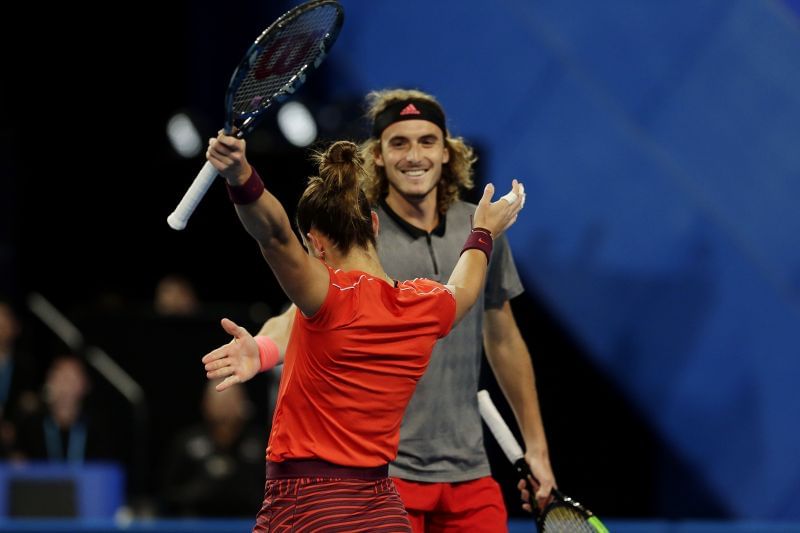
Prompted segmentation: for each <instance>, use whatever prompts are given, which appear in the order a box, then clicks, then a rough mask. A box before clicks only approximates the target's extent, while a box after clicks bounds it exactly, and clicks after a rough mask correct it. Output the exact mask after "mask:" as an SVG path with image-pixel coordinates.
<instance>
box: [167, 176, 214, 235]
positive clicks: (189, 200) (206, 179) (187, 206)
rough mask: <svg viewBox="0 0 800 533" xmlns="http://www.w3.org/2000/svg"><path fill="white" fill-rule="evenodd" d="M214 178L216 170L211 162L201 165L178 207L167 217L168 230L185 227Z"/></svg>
mask: <svg viewBox="0 0 800 533" xmlns="http://www.w3.org/2000/svg"><path fill="white" fill-rule="evenodd" d="M216 177H217V169H216V168H214V165H212V164H211V162H209V161H206V164H205V165H203V168H202V169H201V170H200V172H199V173H198V174H197V177H196V178H195V179H194V181H193V182H192V184H191V185H190V186H189V188H188V189H187V190H186V194H184V195H183V198H181V201H180V202H179V203H178V206H177V207H176V208H175V210H174V211H173V212H172V214H170V215H169V216H168V217H167V224H169V227H170V228H172V229H174V230H182V229H183V228H185V227H186V223H187V222H188V221H189V217H191V216H192V213H194V210H195V209H196V208H197V205H198V204H199V203H200V200H202V199H203V196H205V195H206V192H208V189H209V187H211V184H212V183H214V179H215V178H216Z"/></svg>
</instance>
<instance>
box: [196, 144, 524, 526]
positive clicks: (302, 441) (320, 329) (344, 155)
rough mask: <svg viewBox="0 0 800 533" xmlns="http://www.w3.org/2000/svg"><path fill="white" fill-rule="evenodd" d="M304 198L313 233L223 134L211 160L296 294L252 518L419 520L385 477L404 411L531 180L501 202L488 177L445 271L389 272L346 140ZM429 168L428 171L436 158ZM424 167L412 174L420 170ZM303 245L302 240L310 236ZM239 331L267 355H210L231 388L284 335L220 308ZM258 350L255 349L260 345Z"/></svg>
mask: <svg viewBox="0 0 800 533" xmlns="http://www.w3.org/2000/svg"><path fill="white" fill-rule="evenodd" d="M316 157H317V162H318V163H319V176H317V177H312V178H311V179H310V180H309V182H308V186H307V187H306V190H305V192H304V193H303V195H302V197H301V199H300V201H299V204H298V208H297V220H296V222H297V226H298V229H299V231H300V234H301V238H302V244H301V242H300V241H299V240H298V239H297V238H296V236H295V235H294V233H293V231H292V227H291V224H290V222H289V219H288V216H287V214H286V212H285V210H284V208H283V206H282V205H281V204H280V202H279V201H278V200H277V199H276V198H275V197H274V196H273V195H272V194H270V193H269V191H267V190H266V189H265V188H264V184H263V181H262V180H261V178H260V177H259V175H258V173H257V172H256V171H255V169H253V168H252V167H251V166H250V164H249V163H248V162H247V159H246V156H245V142H244V141H243V140H240V139H236V138H234V137H231V136H226V135H224V134H220V136H219V137H217V138H216V139H212V140H211V141H210V144H209V149H208V152H207V158H208V160H209V161H210V162H211V163H212V164H213V165H214V167H215V168H216V169H217V170H218V171H219V173H220V174H221V175H222V176H223V177H224V178H225V180H226V184H227V187H228V194H229V196H230V198H231V200H232V201H233V203H234V204H235V207H236V212H237V213H238V215H239V218H240V220H241V221H242V224H243V225H244V227H245V229H246V230H247V231H248V232H249V233H250V235H251V236H252V237H253V238H254V239H255V240H256V241H257V242H258V244H259V246H260V248H261V252H262V254H263V255H264V258H265V259H266V261H267V263H268V264H269V266H270V268H271V269H272V271H273V272H274V274H275V276H276V277H277V279H278V281H279V283H280V285H281V287H282V288H283V290H284V291H285V292H286V295H287V296H288V297H289V298H290V299H291V300H292V302H294V303H295V304H296V306H297V308H298V309H297V312H296V314H295V316H294V323H293V325H292V328H291V336H290V339H289V342H288V347H287V349H286V354H285V360H284V361H283V362H284V368H283V372H282V377H281V384H280V389H279V393H278V402H277V405H276V408H275V414H274V419H273V423H272V431H271V434H270V438H269V444H268V446H267V483H266V487H265V496H264V503H263V506H262V508H261V511H260V512H259V513H258V516H257V519H256V525H255V528H254V531H277V530H281V531H282V530H283V529H281V528H286V529H287V530H292V531H320V530H324V531H408V532H410V531H411V528H410V525H409V522H408V519H407V517H406V513H405V510H404V508H403V504H402V502H401V501H400V498H399V496H398V495H397V492H396V489H395V487H394V485H393V483H392V481H391V480H390V479H389V478H388V477H387V474H388V463H389V462H390V461H391V460H393V459H394V458H395V456H396V453H397V446H398V440H399V432H400V421H401V418H402V415H403V411H404V410H405V408H406V405H407V404H408V402H409V400H410V398H411V395H412V393H413V391H414V388H415V386H416V383H417V381H418V380H419V378H420V377H421V376H422V374H423V372H424V371H425V368H426V367H427V365H428V361H429V358H430V355H431V351H432V349H433V345H434V343H435V342H436V340H437V339H438V338H440V337H443V336H444V335H446V334H447V333H448V332H449V331H450V329H451V328H452V326H453V325H454V324H455V323H457V322H458V320H460V318H461V317H462V316H464V314H465V313H466V312H467V310H468V309H469V308H470V307H471V306H472V305H473V304H474V303H475V302H476V300H477V298H478V295H479V294H480V292H481V291H482V290H483V284H484V277H485V273H486V268H487V263H488V259H489V256H490V254H491V243H492V236H493V235H494V236H497V235H498V234H500V233H501V232H502V231H504V230H505V229H506V228H508V227H509V226H510V225H511V224H513V222H514V221H515V220H516V218H517V215H518V213H519V211H520V209H521V207H522V204H523V197H522V196H523V194H524V193H523V190H522V188H521V185H520V184H519V183H517V182H516V181H515V182H514V185H513V187H512V191H511V192H510V193H508V194H507V195H506V196H504V197H503V198H501V199H500V200H498V201H497V202H491V198H492V195H493V192H494V188H493V186H492V185H488V186H487V187H486V189H485V191H484V194H483V197H482V198H481V200H480V203H479V204H478V208H477V210H476V211H475V214H474V217H473V230H472V233H471V234H470V236H469V237H468V239H467V241H466V243H465V245H464V251H463V252H462V254H461V258H460V259H459V261H458V263H457V264H456V266H455V268H454V270H453V272H452V274H451V276H450V279H449V281H448V284H447V285H442V284H440V283H437V282H434V281H430V280H424V279H415V280H411V281H396V280H393V279H391V278H390V277H389V276H388V275H387V274H386V272H385V271H384V269H383V267H382V266H381V263H380V260H379V259H378V255H377V253H376V250H375V235H376V234H377V232H378V218H377V216H376V214H375V213H374V212H372V211H371V210H370V207H369V204H368V202H367V199H366V197H365V195H364V193H363V192H362V190H361V188H360V186H359V183H360V180H361V178H362V175H363V172H364V170H363V167H362V164H363V161H362V159H361V157H360V156H359V155H358V148H357V146H356V145H355V144H353V143H349V142H344V141H342V142H337V143H334V144H333V145H332V146H331V147H330V148H329V149H328V150H327V151H326V152H324V153H322V154H317V156H316ZM430 171H431V170H430V169H429V170H428V171H427V172H430ZM421 172H422V171H420V170H415V171H414V172H411V173H410V174H409V176H408V179H409V180H420V181H421V180H423V179H424V176H419V175H418V174H420V173H421ZM304 246H305V249H304ZM222 325H223V328H225V330H226V331H227V332H229V333H231V334H232V335H233V337H234V338H233V341H232V344H231V345H229V346H233V345H234V344H236V343H257V344H258V348H259V350H258V352H259V359H258V360H255V358H247V357H245V356H243V355H242V354H243V353H245V352H246V351H243V350H235V349H228V347H225V346H223V347H221V348H218V349H217V350H214V351H213V352H211V353H209V354H208V355H206V356H205V357H204V358H203V362H204V364H205V367H206V370H207V373H208V377H209V378H212V379H218V378H223V381H222V382H221V383H220V384H219V385H218V386H217V388H218V389H219V390H223V389H225V388H227V387H229V386H231V385H233V384H235V383H241V382H243V381H247V380H248V379H250V378H252V377H253V376H254V375H255V374H256V373H258V372H259V371H260V370H263V369H266V368H269V367H271V366H273V365H274V364H276V363H277V362H278V359H279V355H278V349H277V347H276V345H275V344H274V343H273V342H272V341H270V340H269V338H267V337H257V338H255V339H254V338H253V337H251V336H250V335H249V334H248V333H247V332H246V331H245V330H244V329H243V328H240V327H239V326H237V325H236V324H234V323H233V322H232V321H230V320H227V319H223V321H222ZM251 353H252V352H251Z"/></svg>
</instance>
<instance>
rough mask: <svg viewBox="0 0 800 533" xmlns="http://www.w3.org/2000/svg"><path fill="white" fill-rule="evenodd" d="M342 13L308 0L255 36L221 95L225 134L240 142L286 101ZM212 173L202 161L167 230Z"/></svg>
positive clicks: (330, 3) (181, 223)
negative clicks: (270, 109)
mask: <svg viewBox="0 0 800 533" xmlns="http://www.w3.org/2000/svg"><path fill="white" fill-rule="evenodd" d="M343 22H344V10H343V9H342V6H341V5H340V4H339V2H337V1H336V0H309V1H307V2H305V3H303V4H301V5H299V6H296V7H294V8H293V9H290V10H289V11H287V12H286V13H284V14H283V15H281V16H280V17H279V18H278V19H277V20H276V21H275V22H273V23H272V24H270V26H269V27H268V28H267V29H266V30H264V31H263V33H262V34H261V35H259V36H258V38H257V39H256V41H255V42H254V43H253V44H252V45H251V46H250V48H249V49H248V50H247V52H246V53H245V55H244V57H243V58H242V60H241V62H240V63H239V66H238V67H236V70H235V71H234V72H233V76H231V81H230V83H228V90H227V91H226V93H225V127H224V130H225V133H227V134H228V135H231V134H233V135H235V136H236V137H238V138H240V139H241V138H244V137H245V136H246V135H247V134H249V133H250V132H251V131H252V130H253V128H254V127H255V125H256V124H257V123H258V121H259V120H260V119H261V118H262V117H263V116H264V113H265V111H266V110H267V108H269V107H270V105H271V104H274V103H279V102H282V101H284V100H286V99H287V98H288V97H289V95H291V94H294V92H295V91H296V90H297V89H298V88H299V87H300V86H301V85H302V84H303V83H305V81H306V76H308V74H309V73H310V72H312V71H313V70H314V69H315V68H317V67H318V66H319V65H320V64H321V63H322V61H323V59H325V55H326V54H327V52H328V51H329V50H330V47H331V46H333V43H334V42H335V41H336V38H337V37H338V36H339V30H341V28H342V23H343ZM216 176H217V171H216V169H215V168H214V166H213V165H212V164H211V162H209V161H207V162H206V164H205V166H203V168H202V170H200V172H199V173H198V174H197V177H196V178H195V179H194V181H193V182H192V184H191V185H190V186H189V189H188V190H187V191H186V194H184V195H183V198H181V201H180V202H179V203H178V206H177V207H176V208H175V210H174V211H173V212H172V213H171V214H170V215H169V216H168V217H167V223H168V224H169V226H170V227H171V228H172V229H176V230H181V229H183V228H185V227H186V223H187V222H188V220H189V217H190V216H192V213H193V212H194V210H195V208H196V207H197V204H198V203H199V202H200V200H201V199H202V198H203V196H204V195H205V194H206V191H208V188H209V187H210V186H211V183H212V182H213V181H214V179H215V178H216Z"/></svg>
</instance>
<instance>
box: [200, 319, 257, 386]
mask: <svg viewBox="0 0 800 533" xmlns="http://www.w3.org/2000/svg"><path fill="white" fill-rule="evenodd" d="M222 329H224V330H225V331H227V332H228V333H230V334H231V335H233V340H231V342H229V343H228V344H225V345H224V346H220V347H219V348H217V349H216V350H214V351H212V352H209V353H207V354H206V355H205V356H204V357H203V364H204V365H205V369H206V377H207V378H208V379H218V378H224V379H223V380H222V382H221V383H219V384H218V385H217V386H216V389H217V391H219V392H222V391H224V390H225V389H227V388H228V387H231V386H232V385H235V384H237V383H244V382H245V381H248V380H250V379H251V378H252V377H253V376H255V375H256V374H258V371H259V370H260V369H261V360H260V358H259V356H258V344H256V340H255V339H254V338H253V336H252V335H250V333H248V332H247V330H246V329H244V328H243V327H241V326H238V325H237V324H236V323H235V322H234V321H233V320H229V319H227V318H223V319H222Z"/></svg>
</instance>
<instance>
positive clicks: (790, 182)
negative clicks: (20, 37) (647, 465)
mask: <svg viewBox="0 0 800 533" xmlns="http://www.w3.org/2000/svg"><path fill="white" fill-rule="evenodd" d="M344 4H345V9H346V10H347V20H346V24H345V31H344V32H343V33H342V36H341V39H340V42H339V43H338V44H337V47H336V48H335V49H334V52H333V53H332V54H331V57H330V61H332V62H333V64H334V68H333V69H331V71H332V72H336V76H337V79H335V80H333V83H331V84H330V85H331V86H333V87H338V90H339V91H341V94H342V95H352V94H363V93H364V92H365V91H368V90H372V89H377V88H385V87H393V86H410V87H418V88H421V89H423V90H426V91H429V92H431V93H433V94H435V95H437V96H438V97H439V99H440V100H441V101H442V103H443V104H444V105H445V107H446V109H447V110H448V112H449V117H448V123H449V127H450V129H451V130H452V131H453V132H454V133H456V134H458V135H463V136H464V137H466V138H468V139H469V140H470V141H472V142H474V143H477V144H478V145H479V146H481V147H482V148H483V151H482V153H483V164H484V167H483V168H484V171H485V173H486V174H487V175H489V176H491V177H492V178H493V180H494V181H495V183H496V184H498V185H499V186H500V188H501V189H503V188H505V187H506V185H507V184H508V183H509V182H510V180H511V178H514V177H519V178H522V179H523V180H524V182H525V184H526V187H527V191H528V202H529V203H528V204H527V206H526V212H525V213H524V216H523V217H522V219H521V221H520V222H519V223H518V224H517V225H516V226H515V227H514V228H513V229H512V232H511V235H510V237H511V240H512V245H513V247H514V250H515V254H516V257H517V260H518V263H519V266H520V268H521V270H522V272H523V275H524V277H525V280H526V283H527V285H528V287H529V288H532V289H535V290H536V292H538V293H539V294H540V295H542V296H543V297H544V298H545V300H546V302H547V304H548V305H549V306H550V307H551V309H552V310H553V311H554V312H555V313H557V315H558V316H559V317H560V319H561V320H562V321H563V323H564V324H565V325H567V327H568V328H569V329H570V330H571V332H572V333H573V334H574V335H575V336H576V338H578V339H579V340H580V342H581V343H582V344H583V346H584V348H585V349H586V351H587V352H588V353H589V354H590V355H591V357H592V358H593V359H594V362H595V364H596V365H597V366H598V368H600V369H601V370H602V371H603V372H605V373H606V374H607V376H608V377H610V378H611V379H612V380H613V381H614V382H615V383H617V384H618V386H619V387H620V389H621V390H622V391H623V392H624V394H625V395H626V396H627V397H628V398H629V399H630V400H631V401H632V402H633V403H634V404H635V405H637V406H638V408H639V409H640V411H641V413H642V414H643V416H645V417H646V418H647V420H648V421H649V423H650V424H651V425H652V427H653V428H655V430H656V431H657V432H658V434H659V435H660V438H661V439H663V441H664V442H665V443H666V444H667V445H668V446H669V447H670V448H671V449H672V450H673V451H674V453H675V454H677V455H678V456H679V457H681V458H682V460H683V461H684V462H685V463H686V464H687V465H689V467H690V468H691V469H692V471H693V473H694V474H695V475H696V476H695V477H697V478H698V479H700V480H702V482H703V483H705V484H707V489H708V490H709V491H711V493H712V494H713V495H714V496H715V498H716V499H717V500H718V501H719V502H721V504H722V505H723V506H724V507H725V508H727V509H728V511H729V512H730V515H731V516H733V517H740V518H745V517H746V518H755V519H764V518H767V519H787V518H791V519H797V518H800V505H797V503H796V502H797V501H800V429H798V425H797V421H798V418H800V394H798V393H797V378H798V377H800V357H798V355H800V353H799V352H800V348H798V346H800V306H799V304H800V247H798V246H796V245H795V242H796V235H798V233H800V212H798V210H797V209H796V208H795V203H796V199H797V198H800V179H798V178H800V149H798V147H800V25H799V24H798V18H797V16H796V12H795V11H793V9H797V7H798V5H800V3H799V2H796V1H794V0H792V1H789V2H782V1H778V0H771V1H770V0H760V1H759V0H673V1H671V2H656V1H644V2H643V1H641V0H610V1H605V2H593V1H585V2H563V1H559V0H537V1H525V0H504V1H498V2H493V3H491V4H488V3H484V2H474V3H468V2H463V1H455V0H448V1H442V0H439V1H436V2H423V1H420V0H407V1H405V2H391V3H390V2H357V1H355V0H344ZM608 416H610V417H613V416H614V414H613V413H609V415H608ZM626 467H628V468H637V465H626ZM676 490H677V494H679V492H680V488H679V487H677V488H676ZM677 494H676V497H677Z"/></svg>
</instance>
